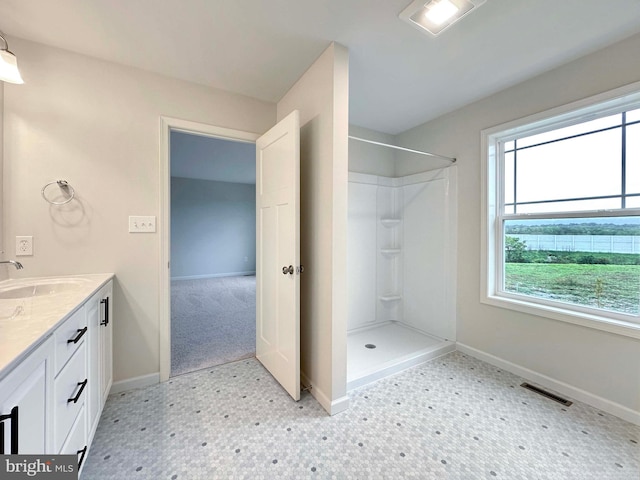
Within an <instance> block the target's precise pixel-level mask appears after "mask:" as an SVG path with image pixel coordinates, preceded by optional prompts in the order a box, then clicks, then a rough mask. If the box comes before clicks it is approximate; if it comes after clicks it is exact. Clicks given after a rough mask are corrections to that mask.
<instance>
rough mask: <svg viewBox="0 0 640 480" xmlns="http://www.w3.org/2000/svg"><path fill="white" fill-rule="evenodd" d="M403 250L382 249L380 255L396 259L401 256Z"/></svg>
mask: <svg viewBox="0 0 640 480" xmlns="http://www.w3.org/2000/svg"><path fill="white" fill-rule="evenodd" d="M401 252H402V250H400V249H399V248H382V249H380V253H382V254H383V255H385V256H387V257H395V256H396V255H400V253H401Z"/></svg>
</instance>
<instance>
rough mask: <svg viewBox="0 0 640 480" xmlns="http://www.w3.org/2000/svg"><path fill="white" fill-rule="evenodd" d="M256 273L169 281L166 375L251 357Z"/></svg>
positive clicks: (254, 334) (254, 325) (254, 318)
mask: <svg viewBox="0 0 640 480" xmlns="http://www.w3.org/2000/svg"><path fill="white" fill-rule="evenodd" d="M255 348H256V277H255V276H244V277H222V278H205V279H199V280H172V281H171V376H174V375H180V374H183V373H187V372H192V371H194V370H200V369H202V368H207V367H212V366H214V365H220V364H223V363H228V362H233V361H236V360H240V359H243V358H249V357H252V356H254V355H255Z"/></svg>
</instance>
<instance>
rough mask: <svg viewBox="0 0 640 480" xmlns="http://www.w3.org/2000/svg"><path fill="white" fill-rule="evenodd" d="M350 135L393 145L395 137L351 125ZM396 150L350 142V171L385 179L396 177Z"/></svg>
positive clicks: (356, 141) (355, 141) (354, 141)
mask: <svg viewBox="0 0 640 480" xmlns="http://www.w3.org/2000/svg"><path fill="white" fill-rule="evenodd" d="M349 135H352V136H354V137H359V138H366V139H368V140H373V141H376V142H382V143H388V144H393V142H394V140H395V137H394V136H393V135H389V134H386V133H381V132H376V131H375V130H370V129H368V128H363V127H357V126H355V125H349ZM394 159H395V153H394V150H392V149H390V148H386V147H380V146H377V145H373V144H371V143H365V142H360V141H358V140H352V139H350V140H349V171H350V172H356V173H368V174H371V175H381V176H383V177H395V175H396V172H395V162H394Z"/></svg>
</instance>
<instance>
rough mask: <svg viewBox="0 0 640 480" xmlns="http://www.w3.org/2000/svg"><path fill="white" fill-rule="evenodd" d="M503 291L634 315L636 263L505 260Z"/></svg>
mask: <svg viewBox="0 0 640 480" xmlns="http://www.w3.org/2000/svg"><path fill="white" fill-rule="evenodd" d="M505 290H506V291H507V292H513V293H521V294H524V295H532V296H534V297H539V298H547V299H551V300H557V301H561V302H569V303H574V304H578V305H587V306H590V307H596V308H604V309H606V310H611V311H614V312H621V313H630V314H634V315H638V314H639V313H640V265H578V264H571V263H570V264H544V263H506V264H505Z"/></svg>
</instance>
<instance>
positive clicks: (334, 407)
mask: <svg viewBox="0 0 640 480" xmlns="http://www.w3.org/2000/svg"><path fill="white" fill-rule="evenodd" d="M300 377H302V384H303V385H304V386H305V387H309V386H310V387H311V389H310V390H309V393H310V394H311V396H312V397H313V398H315V399H316V400H317V401H318V403H319V404H320V405H321V406H322V408H324V409H325V410H326V411H327V413H328V414H329V415H335V414H337V413H340V412H344V411H345V410H347V409H348V408H349V397H347V396H346V395H345V396H344V397H340V398H338V399H337V400H333V401H331V400H330V399H329V397H328V396H327V395H326V394H325V393H324V392H323V391H322V390H320V389H319V388H318V387H317V386H316V385H314V384H313V382H311V381H310V380H309V377H307V376H306V375H305V374H304V372H300Z"/></svg>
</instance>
